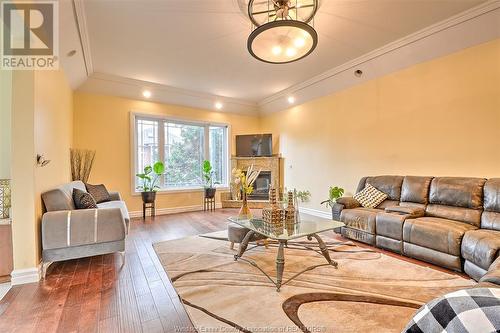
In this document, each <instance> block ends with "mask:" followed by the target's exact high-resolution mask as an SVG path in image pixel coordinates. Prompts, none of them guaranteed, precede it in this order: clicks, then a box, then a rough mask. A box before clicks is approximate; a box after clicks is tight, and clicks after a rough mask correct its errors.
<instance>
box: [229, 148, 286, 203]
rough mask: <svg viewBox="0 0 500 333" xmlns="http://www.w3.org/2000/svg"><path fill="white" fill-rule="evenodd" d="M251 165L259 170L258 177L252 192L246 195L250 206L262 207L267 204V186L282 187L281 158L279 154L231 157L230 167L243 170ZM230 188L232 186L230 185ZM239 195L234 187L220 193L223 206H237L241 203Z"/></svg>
mask: <svg viewBox="0 0 500 333" xmlns="http://www.w3.org/2000/svg"><path fill="white" fill-rule="evenodd" d="M251 165H253V167H254V169H256V170H261V174H260V175H259V178H258V179H257V180H256V182H255V183H254V193H253V194H252V195H250V196H249V197H248V201H249V206H250V208H262V207H264V206H265V205H266V204H267V201H268V198H269V193H268V192H269V188H270V187H274V188H276V189H280V188H282V187H283V159H282V157H281V156H279V155H273V156H269V157H237V156H233V157H232V158H231V169H234V168H236V169H241V170H242V171H243V172H245V171H246V170H247V169H248V167H250V166H251ZM231 188H234V187H233V186H231ZM240 198H241V195H240V194H239V193H238V192H237V190H236V189H233V190H232V191H231V192H226V193H221V199H222V207H223V208H237V207H239V206H240V205H241V200H239V199H240Z"/></svg>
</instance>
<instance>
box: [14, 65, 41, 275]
mask: <svg viewBox="0 0 500 333" xmlns="http://www.w3.org/2000/svg"><path fill="white" fill-rule="evenodd" d="M34 96H35V80H34V72H33V71H15V72H13V74H12V127H11V131H12V156H11V175H12V216H11V217H12V245H13V254H14V270H19V269H24V268H30V267H35V266H36V265H37V264H38V261H37V259H38V258H37V253H38V249H37V246H38V235H37V234H36V223H35V221H36V218H35V200H36V199H35V157H34V155H35V135H34V133H35V132H34V128H35V113H34V100H35V97H34Z"/></svg>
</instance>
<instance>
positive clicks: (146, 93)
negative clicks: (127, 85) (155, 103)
mask: <svg viewBox="0 0 500 333" xmlns="http://www.w3.org/2000/svg"><path fill="white" fill-rule="evenodd" d="M142 96H144V97H146V98H150V97H151V91H149V90H144V91H143V92H142Z"/></svg>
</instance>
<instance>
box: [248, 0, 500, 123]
mask: <svg viewBox="0 0 500 333" xmlns="http://www.w3.org/2000/svg"><path fill="white" fill-rule="evenodd" d="M499 8H500V1H499V0H493V1H488V2H485V3H483V4H480V5H478V6H476V7H474V8H471V9H469V10H466V11H464V12H462V13H460V14H457V15H455V16H452V17H450V18H448V19H445V20H443V21H441V22H438V23H436V24H433V25H431V26H429V27H426V28H424V29H422V30H420V31H417V32H415V33H412V34H410V35H408V36H406V37H403V38H401V39H399V40H396V41H394V42H391V43H389V44H386V45H384V46H382V47H381V48H378V49H376V50H373V51H371V52H368V53H366V54H364V55H362V56H360V57H358V58H356V59H353V60H351V61H348V62H346V63H344V64H342V65H340V66H337V67H335V68H332V69H330V70H328V71H326V72H324V73H322V74H320V75H317V76H315V77H313V78H311V79H309V80H306V81H304V82H302V83H299V84H296V85H294V86H291V87H289V88H286V89H284V90H282V91H280V92H278V93H275V94H273V95H271V96H269V97H267V98H265V99H263V100H262V101H260V102H259V103H257V104H258V107H259V110H260V111H261V112H262V113H268V112H274V111H279V110H282V109H285V108H288V107H290V105H288V104H287V103H285V102H284V99H286V97H287V96H289V95H292V94H293V95H294V96H295V98H296V101H297V102H296V103H295V105H297V104H301V103H304V102H306V101H308V100H311V99H313V98H318V97H320V96H318V95H317V94H315V96H308V94H307V93H306V94H302V95H304V96H300V97H297V94H299V95H300V94H301V92H302V91H304V90H311V89H313V88H314V87H316V86H319V85H322V84H324V82H325V81H328V80H332V79H333V78H335V77H336V76H339V74H343V73H344V72H346V71H347V70H351V69H353V68H355V67H358V66H361V65H366V64H368V63H369V62H371V61H373V60H374V59H377V58H381V57H384V56H386V55H388V54H390V53H394V52H395V51H398V50H401V49H404V48H405V47H408V46H411V45H412V44H416V43H418V42H420V41H422V40H424V39H426V38H429V37H431V36H433V35H438V34H440V33H442V32H443V31H446V30H448V29H450V28H453V27H456V26H459V25H463V24H465V23H467V22H469V21H471V20H474V19H476V18H478V17H480V16H483V15H486V14H488V13H491V12H493V11H498V9H499ZM490 26H491V25H490ZM497 26H498V24H497ZM496 35H498V34H496ZM456 37H457V38H458V40H460V35H459V34H457V36H456ZM476 37H477V38H476V40H477V43H476V44H478V43H481V42H484V38H482V37H483V36H480V35H478V36H476ZM443 42H444V43H446V39H445V40H443ZM473 42H474V41H471V40H467V41H463V42H462V44H463V47H462V48H466V47H469V46H471V45H470V44H471V43H472V44H473ZM453 46H454V44H453V45H452V43H450V47H449V52H448V53H451V52H454V51H456V50H455V49H454V48H453ZM445 47H446V46H445ZM403 53H405V52H403ZM406 53H407V52H406ZM441 53H442V52H441ZM440 55H441V54H439V55H436V56H440ZM424 61H425V60H424ZM418 62H421V61H418V59H417V61H413V64H416V63H418ZM408 65H412V64H408ZM379 74H383V75H386V74H388V73H379ZM350 76H352V75H350ZM378 76H382V75H378ZM373 78H375V77H370V79H373ZM356 83H357V84H359V83H360V82H359V80H357V81H356ZM321 88H322V89H321V90H322V91H323V92H325V87H321ZM338 90H339V89H335V87H333V86H332V89H331V90H330V91H329V92H328V93H323V94H322V95H321V96H324V95H327V94H329V93H333V92H335V91H338ZM273 104H274V105H273Z"/></svg>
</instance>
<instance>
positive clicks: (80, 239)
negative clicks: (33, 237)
mask: <svg viewBox="0 0 500 333" xmlns="http://www.w3.org/2000/svg"><path fill="white" fill-rule="evenodd" d="M125 234H126V227H125V220H124V218H123V215H122V212H121V210H120V208H99V209H80V210H61V211H55V212H47V213H45V214H43V217H42V248H43V249H44V250H48V249H58V248H66V247H72V246H80V245H89V244H95V243H105V242H113V241H118V240H123V239H125Z"/></svg>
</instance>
